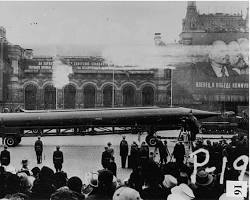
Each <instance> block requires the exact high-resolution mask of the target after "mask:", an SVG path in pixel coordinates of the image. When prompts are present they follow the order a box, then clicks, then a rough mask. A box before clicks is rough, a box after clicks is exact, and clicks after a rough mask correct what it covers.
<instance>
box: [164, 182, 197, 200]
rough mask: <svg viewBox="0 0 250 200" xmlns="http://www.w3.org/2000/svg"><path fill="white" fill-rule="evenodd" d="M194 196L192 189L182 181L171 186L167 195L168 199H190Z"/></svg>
mask: <svg viewBox="0 0 250 200" xmlns="http://www.w3.org/2000/svg"><path fill="white" fill-rule="evenodd" d="M177 197H178V198H177ZM194 198H195V196H194V193H193V190H192V189H191V188H190V187H189V186H188V185H187V184H184V183H182V184H180V185H178V186H175V187H173V188H172V189H171V194H170V195H169V196H168V200H169V199H170V200H171V199H178V200H182V199H183V200H192V199H194Z"/></svg>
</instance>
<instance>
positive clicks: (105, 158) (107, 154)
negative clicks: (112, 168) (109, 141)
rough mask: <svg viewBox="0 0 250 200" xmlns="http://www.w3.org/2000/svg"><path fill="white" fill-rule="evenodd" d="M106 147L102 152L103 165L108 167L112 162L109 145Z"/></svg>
mask: <svg viewBox="0 0 250 200" xmlns="http://www.w3.org/2000/svg"><path fill="white" fill-rule="evenodd" d="M104 149H105V150H104V152H102V166H103V168H104V169H107V167H108V165H109V162H110V158H111V154H110V152H109V150H108V147H104Z"/></svg>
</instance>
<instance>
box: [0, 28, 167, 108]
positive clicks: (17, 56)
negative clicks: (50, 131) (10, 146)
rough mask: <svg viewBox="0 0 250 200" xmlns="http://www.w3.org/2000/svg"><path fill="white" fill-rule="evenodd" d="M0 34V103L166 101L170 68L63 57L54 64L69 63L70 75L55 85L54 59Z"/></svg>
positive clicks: (132, 103) (52, 105)
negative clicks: (0, 58)
mask: <svg viewBox="0 0 250 200" xmlns="http://www.w3.org/2000/svg"><path fill="white" fill-rule="evenodd" d="M2 29H3V28H2ZM3 38H5V42H4V43H2V46H4V48H5V51H4V52H3V54H4V55H5V57H6V58H5V59H4V64H3V70H1V74H2V76H4V77H5V79H4V80H3V81H2V83H1V85H0V86H1V94H2V98H1V101H0V102H1V107H8V108H9V109H10V110H14V109H15V108H16V107H18V106H22V107H23V108H25V109H28V110H33V109H38V110H39V109H75V108H97V107H112V106H114V107H131V106H133V107H134V106H154V105H157V106H168V105H169V104H170V93H169V91H170V85H169V84H170V74H171V73H170V71H169V70H166V69H151V70H131V69H130V70H126V69H125V68H119V69H116V66H111V67H110V66H109V65H108V64H107V63H106V61H105V60H104V59H103V58H102V57H84V56H75V57H69V56H64V57H59V60H60V61H59V62H62V63H66V64H67V65H69V66H71V67H72V73H71V74H69V81H68V82H65V85H63V86H62V87H61V88H55V86H54V85H55V84H54V81H53V65H55V63H56V61H55V58H53V57H38V56H33V52H32V50H31V49H23V48H22V47H20V46H18V45H11V44H9V43H8V42H7V40H6V37H5V35H4V37H3ZM113 68H114V69H115V70H113ZM113 86H114V87H113ZM113 95H114V98H113Z"/></svg>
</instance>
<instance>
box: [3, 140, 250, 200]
mask: <svg viewBox="0 0 250 200" xmlns="http://www.w3.org/2000/svg"><path fill="white" fill-rule="evenodd" d="M166 144H167V143H166ZM166 144H165V146H164V144H162V143H161V142H160V141H159V145H158V148H156V149H155V151H154V152H150V148H148V146H147V144H146V143H145V142H143V143H142V144H141V146H140V147H139V145H137V144H136V142H134V143H133V145H132V146H131V149H130V156H129V163H128V164H129V167H130V168H132V173H131V174H130V176H129V177H128V178H127V179H126V180H119V179H118V178H117V174H116V164H115V162H114V153H115V152H114V149H113V148H112V146H111V143H108V146H107V147H105V151H104V152H103V154H102V159H101V162H102V166H103V169H100V170H99V171H98V172H97V173H96V174H92V173H90V174H89V176H88V177H87V180H88V181H87V183H88V184H86V183H85V182H84V183H83V182H82V180H83V177H77V176H73V177H68V176H67V173H66V172H64V171H61V170H57V172H54V171H53V169H52V168H50V167H47V166H43V167H42V168H41V169H40V168H38V167H34V168H33V169H31V170H30V169H29V167H28V161H27V160H23V161H22V168H21V169H20V170H18V172H13V171H11V170H9V169H8V166H5V165H3V164H2V166H1V167H0V198H2V199H5V200H7V199H9V200H28V199H31V200H33V199H34V200H49V199H51V200H81V199H87V200H92V199H93V200H97V199H103V200H111V199H113V200H140V199H144V200H147V199H152V200H153V199H159V200H161V199H164V200H205V199H211V200H212V199H213V200H226V199H228V200H231V199H232V200H233V199H238V200H239V199H244V198H233V197H227V196H226V180H238V177H239V175H240V171H237V170H235V169H234V167H233V162H234V160H235V159H236V158H237V157H239V156H240V155H246V156H248V139H247V138H246V137H244V136H234V137H232V138H231V140H230V141H226V140H220V141H219V142H213V143H212V142H210V141H209V140H207V141H203V140H197V141H196V142H195V144H194V146H193V147H192V148H193V151H195V150H197V149H200V148H202V149H206V150H208V151H209V154H210V158H209V161H208V163H207V164H206V165H205V166H203V167H201V168H199V169H198V171H197V173H196V182H195V183H192V182H191V175H192V173H193V169H194V166H193V161H192V160H191V159H185V156H186V155H185V153H186V151H185V147H184V145H183V142H178V143H177V144H176V145H175V147H174V151H173V158H172V155H171V154H168V152H167V151H164V147H166V148H167V146H166ZM126 146H127V142H126V140H125V137H124V138H123V140H122V142H121V145H120V156H121V159H122V167H123V168H124V167H126V156H125V155H126V154H127V151H128V148H127V147H126ZM183 148H184V151H183ZM165 150H166V149H165ZM156 152H159V154H160V157H161V158H160V161H159V162H156V161H155V153H156ZM164 156H165V157H164ZM124 157H125V158H124ZM223 157H227V160H228V162H227V167H226V170H225V174H224V181H223V184H220V181H219V180H220V176H221V168H222V167H221V165H222V158H223ZM107 158H108V159H107ZM204 159H205V158H204V155H203V154H200V155H199V156H198V157H197V160H198V161H199V162H200V163H201V162H202V161H203V160H204ZM212 166H214V167H216V170H214V171H212V172H207V171H206V170H205V168H206V167H212ZM83 167H84V166H83ZM247 171H248V170H247ZM244 179H245V180H246V181H248V172H247V173H246V174H245V177H244ZM245 199H248V197H246V198H245Z"/></svg>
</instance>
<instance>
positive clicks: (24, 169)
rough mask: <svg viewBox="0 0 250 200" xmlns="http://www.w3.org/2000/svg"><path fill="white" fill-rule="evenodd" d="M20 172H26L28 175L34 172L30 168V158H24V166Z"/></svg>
mask: <svg viewBox="0 0 250 200" xmlns="http://www.w3.org/2000/svg"><path fill="white" fill-rule="evenodd" d="M18 172H24V173H26V174H27V175H28V176H30V175H31V174H32V172H31V171H30V170H29V168H28V160H27V159H24V160H22V168H21V169H20V170H19V171H18Z"/></svg>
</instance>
